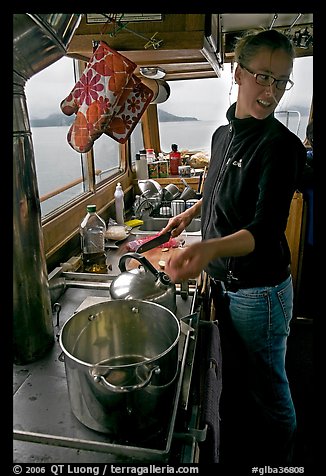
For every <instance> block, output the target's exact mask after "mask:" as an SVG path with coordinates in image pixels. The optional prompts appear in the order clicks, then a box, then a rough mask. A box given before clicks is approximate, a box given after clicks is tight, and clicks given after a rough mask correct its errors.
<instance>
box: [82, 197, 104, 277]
mask: <svg viewBox="0 0 326 476" xmlns="http://www.w3.org/2000/svg"><path fill="white" fill-rule="evenodd" d="M105 231H106V225H105V221H104V220H102V218H101V217H100V216H99V215H98V214H97V213H96V205H87V214H86V216H85V218H84V219H83V221H82V222H81V224H80V228H79V232H80V236H81V248H82V257H83V270H84V272H85V273H101V274H103V273H107V265H106V254H105Z"/></svg>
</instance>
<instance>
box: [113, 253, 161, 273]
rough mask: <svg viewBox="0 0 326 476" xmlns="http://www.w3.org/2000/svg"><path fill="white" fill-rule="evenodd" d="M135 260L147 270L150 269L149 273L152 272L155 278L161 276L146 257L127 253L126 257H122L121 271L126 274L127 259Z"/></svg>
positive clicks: (120, 262)
mask: <svg viewBox="0 0 326 476" xmlns="http://www.w3.org/2000/svg"><path fill="white" fill-rule="evenodd" d="M131 258H133V259H135V260H137V261H139V263H141V264H142V265H143V266H144V268H145V269H148V271H150V272H151V273H153V274H154V276H155V278H157V277H158V276H159V274H160V273H159V271H158V270H157V269H156V268H154V266H153V265H152V263H150V262H149V261H148V259H146V258H145V256H143V255H141V254H140V253H133V252H131V253H125V254H124V255H122V256H121V258H120V261H119V268H120V271H122V272H124V271H127V270H126V261H127V259H131Z"/></svg>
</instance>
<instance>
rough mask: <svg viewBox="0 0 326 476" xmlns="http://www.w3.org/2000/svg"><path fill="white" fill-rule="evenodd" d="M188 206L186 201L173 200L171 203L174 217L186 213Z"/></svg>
mask: <svg viewBox="0 0 326 476" xmlns="http://www.w3.org/2000/svg"><path fill="white" fill-rule="evenodd" d="M185 208H186V204H185V201H184V200H172V202H171V211H172V216H174V217H175V216H176V215H179V213H182V212H184V211H185Z"/></svg>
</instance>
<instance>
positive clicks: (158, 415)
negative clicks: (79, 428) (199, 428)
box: [59, 299, 180, 441]
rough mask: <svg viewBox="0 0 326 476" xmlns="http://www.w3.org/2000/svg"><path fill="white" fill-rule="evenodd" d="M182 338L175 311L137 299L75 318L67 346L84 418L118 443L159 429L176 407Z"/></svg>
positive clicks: (76, 402)
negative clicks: (120, 440)
mask: <svg viewBox="0 0 326 476" xmlns="http://www.w3.org/2000/svg"><path fill="white" fill-rule="evenodd" d="M179 337H180V323H179V321H178V319H177V318H176V316H175V315H174V314H173V313H172V312H171V311H170V310H169V309H166V308H165V307H163V306H161V305H159V304H156V303H151V302H146V301H141V300H136V299H135V300H116V301H106V302H102V303H98V304H95V305H93V306H90V307H87V308H85V309H83V310H81V311H78V312H77V313H76V314H74V315H73V316H71V317H70V318H69V319H68V321H66V323H65V324H64V326H63V327H62V331H61V333H60V338H59V342H60V346H61V348H62V350H63V355H64V363H65V370H66V377H67V383H68V391H69V397H70V403H71V408H72V411H73V413H74V415H75V416H76V418H77V419H78V420H79V421H80V422H81V423H83V424H84V425H85V426H87V427H89V428H91V429H93V430H96V431H100V432H103V433H110V434H111V435H112V436H114V437H115V438H117V439H128V440H130V441H133V440H135V441H137V440H141V439H145V438H149V436H150V435H153V434H155V433H156V432H159V431H160V428H161V427H162V426H163V422H164V420H165V419H166V418H167V414H168V413H167V412H169V411H170V409H171V405H172V402H173V395H174V392H175V383H176V381H177V375H178V372H179V369H178V342H179ZM170 403H171V405H170Z"/></svg>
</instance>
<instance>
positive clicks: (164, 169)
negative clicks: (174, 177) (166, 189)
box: [158, 160, 169, 178]
mask: <svg viewBox="0 0 326 476" xmlns="http://www.w3.org/2000/svg"><path fill="white" fill-rule="evenodd" d="M158 166H159V177H160V178H165V177H168V176H169V167H168V161H167V160H160V161H159V162H158Z"/></svg>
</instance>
